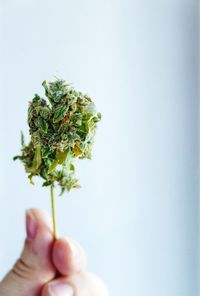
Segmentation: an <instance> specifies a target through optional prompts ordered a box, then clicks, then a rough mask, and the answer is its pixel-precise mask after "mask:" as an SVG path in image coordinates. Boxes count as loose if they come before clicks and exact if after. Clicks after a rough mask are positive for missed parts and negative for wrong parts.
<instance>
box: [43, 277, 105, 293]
mask: <svg viewBox="0 0 200 296" xmlns="http://www.w3.org/2000/svg"><path fill="white" fill-rule="evenodd" d="M42 296H108V291H107V288H106V286H105V284H104V283H103V282H102V281H101V280H100V279H99V278H98V277H97V276H96V275H95V274H93V273H88V272H81V273H78V274H75V275H72V276H70V277H65V278H64V277H63V278H59V279H57V280H54V281H52V282H50V283H48V284H46V286H45V287H44V289H43V291H42Z"/></svg>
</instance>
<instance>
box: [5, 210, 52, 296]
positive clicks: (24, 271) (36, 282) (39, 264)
mask: <svg viewBox="0 0 200 296" xmlns="http://www.w3.org/2000/svg"><path fill="white" fill-rule="evenodd" d="M26 232H27V238H26V241H25V244H24V249H23V251H22V254H21V257H20V259H19V260H18V261H17V262H16V264H15V266H14V267H13V269H12V270H11V271H10V272H9V273H8V275H7V276H6V277H5V279H4V280H3V281H2V282H1V284H0V295H5V296H7V295H12V293H11V291H10V290H9V289H10V288H11V289H12V291H15V295H20V296H23V295H24V296H25V295H30V296H32V295H37V293H38V291H40V290H41V287H42V286H43V285H44V283H46V282H48V281H49V280H51V279H52V278H54V275H55V267H53V264H52V263H51V250H52V246H53V243H54V239H53V234H52V227H51V220H50V218H49V217H48V215H47V214H46V213H44V212H42V211H41V210H39V209H31V210H28V211H27V213H26Z"/></svg>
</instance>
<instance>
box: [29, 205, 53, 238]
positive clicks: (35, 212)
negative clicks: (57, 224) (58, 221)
mask: <svg viewBox="0 0 200 296" xmlns="http://www.w3.org/2000/svg"><path fill="white" fill-rule="evenodd" d="M28 215H31V216H33V217H34V218H35V220H36V221H37V224H38V225H39V227H42V228H47V229H49V230H50V232H52V229H53V226H52V219H51V218H50V216H49V214H48V213H47V212H45V211H43V210H41V209H37V208H30V209H27V210H26V217H27V216H28Z"/></svg>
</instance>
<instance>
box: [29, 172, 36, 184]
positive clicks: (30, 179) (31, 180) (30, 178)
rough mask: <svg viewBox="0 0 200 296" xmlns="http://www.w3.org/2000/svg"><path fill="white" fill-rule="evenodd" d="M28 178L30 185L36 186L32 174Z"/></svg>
mask: <svg viewBox="0 0 200 296" xmlns="http://www.w3.org/2000/svg"><path fill="white" fill-rule="evenodd" d="M28 178H29V181H30V183H31V184H32V185H35V183H34V182H33V175H32V174H30V175H29V176H28Z"/></svg>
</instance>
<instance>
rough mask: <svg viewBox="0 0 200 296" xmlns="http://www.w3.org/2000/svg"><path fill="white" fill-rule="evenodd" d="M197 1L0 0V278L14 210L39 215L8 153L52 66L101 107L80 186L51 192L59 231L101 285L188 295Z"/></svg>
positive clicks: (17, 240) (15, 223) (193, 236)
mask: <svg viewBox="0 0 200 296" xmlns="http://www.w3.org/2000/svg"><path fill="white" fill-rule="evenodd" d="M197 4H198V3H197V1H195V0H159V1H158V0H157V1H156V0H153V1H148V0H146V1H145V0H132V1H131V0H123V1H114V0H113V1H111V0H101V1H100V0H85V1H81V0H77V1H76V0H75V1H69V0H65V1H64V0H57V1H52V0H48V1H47V0H43V1H41V0H40V1H39V0H34V1H33V0H32V1H29V0H26V1H25V0H24V1H22V0H21V1H20V0H13V1H11V0H0V22H1V31H0V34H1V37H0V76H1V77H0V78H1V79H0V87H1V99H0V100H1V105H0V106H1V110H0V112H1V119H0V134H1V136H0V141H1V145H0V152H1V153H0V174H1V180H0V182H1V187H0V188H1V189H0V203H1V206H0V275H1V276H3V275H4V274H5V272H6V271H7V270H8V269H9V268H10V267H11V266H12V264H13V263H14V261H15V259H16V258H17V257H18V256H19V253H20V250H21V247H22V244H23V239H24V237H25V231H24V212H25V209H26V208H29V207H40V208H42V209H45V210H47V211H49V212H50V199H49V192H48V190H47V189H44V188H41V187H40V181H39V180H38V181H37V182H36V183H37V184H36V185H35V186H34V187H33V186H31V185H30V184H29V182H28V179H27V176H26V175H25V173H24V170H23V167H22V165H21V163H19V162H15V163H14V162H13V161H12V157H13V155H16V154H18V153H19V149H20V130H21V129H22V130H24V131H25V132H26V138H27V141H28V138H29V136H28V129H27V123H26V116H27V114H26V113H27V104H28V101H29V100H30V99H31V98H32V96H33V94H34V93H35V92H38V93H40V94H42V93H43V90H42V87H41V82H42V81H43V80H44V79H47V80H51V79H53V76H54V75H57V76H59V77H62V78H64V79H65V80H66V81H67V82H72V83H74V86H75V87H76V88H78V89H80V90H82V91H86V92H88V93H89V94H90V95H91V96H92V97H93V98H94V100H95V102H96V105H97V108H98V110H99V111H101V112H102V114H103V119H102V122H101V123H100V124H99V128H98V132H97V138H96V143H95V147H94V151H93V159H92V161H87V160H83V161H79V163H78V162H77V167H78V176H79V177H80V183H81V185H82V189H81V190H79V191H73V192H71V193H70V194H68V195H66V196H65V197H63V198H60V197H57V211H58V216H59V217H58V225H59V232H60V234H61V235H67V236H72V237H74V238H75V239H77V240H78V241H79V242H80V243H81V244H82V245H83V247H84V248H85V250H86V252H87V255H88V261H89V265H88V268H89V269H90V270H91V271H94V272H96V273H97V274H99V275H100V276H101V277H102V278H103V279H104V280H105V281H106V283H107V285H108V287H109V289H110V294H111V295H114V296H118V295H119V296H120V295H130V296H132V295H137V296H147V295H148V296H186V295H187V296H196V295H197V247H198V245H197V242H198V234H197V233H198V223H197V220H198V217H197V211H198V178H197V177H198V167H197V161H198V153H197V149H198V145H197V142H198V137H197V132H198V125H197V112H198V102H197V101H198V99H197V13H198V10H197Z"/></svg>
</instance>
